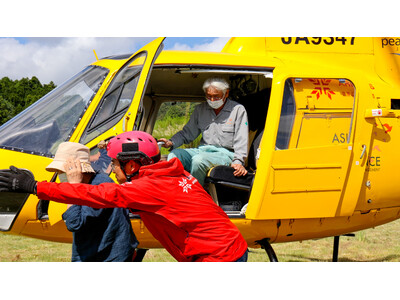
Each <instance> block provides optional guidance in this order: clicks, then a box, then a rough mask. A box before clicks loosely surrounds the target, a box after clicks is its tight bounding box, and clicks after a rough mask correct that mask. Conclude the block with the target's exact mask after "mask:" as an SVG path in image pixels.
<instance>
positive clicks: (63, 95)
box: [0, 66, 109, 157]
mask: <svg viewBox="0 0 400 300" xmlns="http://www.w3.org/2000/svg"><path fill="white" fill-rule="evenodd" d="M108 72H109V70H108V69H105V68H102V67H98V66H89V67H87V68H85V69H84V70H82V71H81V72H79V73H78V74H77V75H75V76H74V77H72V78H71V79H70V80H68V81H67V82H65V83H64V84H62V85H61V86H59V87H57V88H56V89H54V90H53V91H52V92H50V93H49V94H47V95H46V96H44V97H43V98H41V99H40V100H38V101H37V102H36V103H34V104H33V105H31V106H30V107H28V108H27V109H26V110H24V111H23V112H21V113H20V114H19V115H17V116H15V117H14V118H13V119H11V120H10V121H8V122H7V123H5V124H4V125H3V126H1V127H0V148H3V149H10V150H14V151H21V152H27V153H31V154H37V155H42V156H48V157H52V156H53V155H54V154H55V152H56V150H57V147H58V145H59V144H60V143H62V142H65V141H68V140H69V138H70V137H71V134H72V133H73V131H74V129H75V128H76V126H77V124H78V122H79V121H80V119H81V118H82V115H83V114H84V112H85V111H86V109H87V107H88V105H89V104H90V102H91V101H92V99H93V97H94V96H95V95H96V93H97V91H98V89H99V88H100V86H101V85H102V83H103V81H104V79H105V78H106V76H107V74H108Z"/></svg>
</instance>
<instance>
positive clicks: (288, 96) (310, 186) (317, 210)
mask: <svg viewBox="0 0 400 300" xmlns="http://www.w3.org/2000/svg"><path fill="white" fill-rule="evenodd" d="M280 82H282V83H284V84H281V83H280ZM274 86H275V90H274V88H273V89H272V95H271V103H270V111H269V115H268V118H269V119H267V124H266V131H265V133H264V136H263V140H262V142H261V147H260V158H259V161H258V167H257V173H256V177H255V180H254V183H253V187H252V194H251V197H250V200H249V207H248V210H247V212H246V217H247V218H249V219H292V218H323V217H335V216H339V215H349V214H350V213H352V211H351V212H349V211H348V209H347V208H346V209H347V210H346V209H342V206H343V205H347V204H345V203H343V198H344V194H345V193H344V191H345V187H346V183H347V182H348V176H349V173H350V172H348V171H349V165H350V158H351V157H352V152H353V145H352V143H351V140H352V133H353V131H354V130H353V129H352V123H353V120H354V111H355V110H354V106H355V87H354V85H353V84H352V82H350V81H349V80H345V79H331V78H289V79H287V80H279V81H278V80H276V81H274ZM282 86H283V87H282ZM274 99H277V100H278V99H279V102H278V101H274ZM270 114H273V115H274V116H279V119H278V118H275V119H274V118H271V116H270ZM273 123H275V124H273ZM274 132H276V134H274ZM268 148H269V149H270V150H271V151H268V150H267V149H268ZM360 174H361V173H360ZM361 178H362V177H361ZM346 201H347V200H346ZM353 210H354V207H353Z"/></svg>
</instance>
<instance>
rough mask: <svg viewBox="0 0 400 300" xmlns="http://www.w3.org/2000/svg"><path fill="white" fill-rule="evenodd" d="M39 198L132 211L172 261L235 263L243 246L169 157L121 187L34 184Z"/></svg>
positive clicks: (219, 211)
mask: <svg viewBox="0 0 400 300" xmlns="http://www.w3.org/2000/svg"><path fill="white" fill-rule="evenodd" d="M37 195H38V197H39V198H40V199H43V200H55V201H58V202H62V203H69V204H78V205H86V206H91V207H94V208H106V207H116V206H117V207H126V208H130V209H134V210H138V211H137V212H135V213H137V214H139V215H140V217H141V219H142V220H143V222H144V224H145V225H146V227H147V228H148V229H149V231H150V232H151V233H152V234H153V236H154V237H155V238H156V239H157V240H159V241H160V243H161V244H162V245H163V246H164V248H165V249H167V250H168V252H169V253H171V255H172V256H173V257H174V258H175V259H176V260H177V261H235V260H237V259H239V258H240V257H241V256H242V255H243V254H244V253H245V251H246V249H247V243H246V241H245V240H244V238H243V237H242V235H241V234H240V232H239V230H238V229H237V227H236V226H235V225H234V224H233V223H232V222H231V221H230V220H229V218H228V216H227V215H226V214H225V212H224V211H223V210H222V209H221V208H220V207H219V206H218V205H216V204H215V203H214V201H213V200H212V198H211V197H210V195H208V194H207V192H206V191H205V190H204V189H203V187H202V186H201V185H200V184H199V183H198V182H197V179H195V178H194V177H193V176H192V175H190V174H189V173H187V172H186V171H184V169H183V166H182V164H181V162H180V161H179V160H178V159H176V158H174V159H172V160H170V161H161V162H158V163H156V164H153V165H148V166H143V167H141V168H140V171H139V176H138V177H135V179H134V180H132V182H127V183H124V184H121V185H118V184H115V183H103V184H100V185H95V186H94V185H87V184H69V183H52V182H50V183H49V182H38V184H37Z"/></svg>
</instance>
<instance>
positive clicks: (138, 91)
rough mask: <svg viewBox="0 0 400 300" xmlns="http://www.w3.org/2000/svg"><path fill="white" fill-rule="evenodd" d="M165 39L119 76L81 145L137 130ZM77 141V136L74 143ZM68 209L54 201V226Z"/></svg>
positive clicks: (143, 52)
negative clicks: (136, 125)
mask: <svg viewBox="0 0 400 300" xmlns="http://www.w3.org/2000/svg"><path fill="white" fill-rule="evenodd" d="M164 39H165V38H158V39H156V40H154V41H152V42H151V43H149V44H147V45H146V46H144V47H143V48H142V49H140V50H139V51H137V52H136V53H135V54H133V55H132V56H131V57H130V58H129V59H128V60H127V62H126V63H125V64H124V65H123V66H122V67H121V68H120V69H119V70H118V71H117V72H116V75H115V76H114V78H113V79H112V82H111V83H110V85H109V86H108V87H107V90H106V92H105V93H104V96H103V98H102V99H101V101H100V104H99V105H98V107H97V109H96V111H95V113H94V114H93V116H92V118H91V119H90V121H89V123H88V125H87V127H86V129H85V130H84V132H83V133H82V135H81V137H80V140H79V142H80V143H82V144H86V145H87V146H88V147H89V148H90V147H93V146H94V145H96V144H97V143H98V142H99V141H100V140H102V139H107V138H109V137H110V136H114V135H117V134H120V133H122V132H125V131H127V130H133V129H134V121H135V117H136V112H137V111H138V107H139V103H140V101H141V99H142V97H143V91H145V89H146V85H147V82H148V79H149V77H150V73H151V69H152V67H153V64H154V61H155V59H156V57H157V55H158V54H159V53H160V51H161V50H162V42H163V41H164ZM76 138H77V137H75V136H73V137H72V138H71V141H73V140H74V139H76ZM66 209H67V205H66V204H63V203H58V202H54V201H50V203H49V208H48V215H49V221H50V224H51V225H53V224H55V223H57V222H59V221H61V220H62V214H63V213H64V212H65V210H66Z"/></svg>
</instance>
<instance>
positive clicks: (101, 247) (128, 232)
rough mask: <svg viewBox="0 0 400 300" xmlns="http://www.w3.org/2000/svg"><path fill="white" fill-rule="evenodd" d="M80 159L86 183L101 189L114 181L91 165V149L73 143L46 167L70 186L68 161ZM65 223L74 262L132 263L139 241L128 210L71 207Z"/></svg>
mask: <svg viewBox="0 0 400 300" xmlns="http://www.w3.org/2000/svg"><path fill="white" fill-rule="evenodd" d="M71 157H73V158H74V159H75V160H77V159H78V158H79V161H80V163H81V169H82V175H83V178H82V183H89V184H92V185H98V184H101V183H104V182H113V180H112V179H111V178H110V177H109V176H107V175H105V174H101V173H96V172H95V171H94V170H93V168H92V166H91V164H90V159H89V157H90V152H89V148H88V147H86V146H85V145H82V144H79V143H73V142H64V143H61V144H60V145H59V146H58V149H57V152H56V154H55V156H54V159H53V161H52V162H51V163H50V164H49V165H48V166H47V167H46V170H47V171H49V172H57V173H58V177H59V179H60V182H67V176H66V171H67V170H66V162H67V159H68V158H71ZM63 220H64V222H65V224H66V226H67V228H68V230H69V231H71V232H72V234H73V243H72V259H71V260H72V261H97V262H99V261H118V262H123V261H132V260H133V257H134V254H135V249H136V247H137V246H138V244H139V243H138V241H137V239H136V236H135V234H134V233H133V230H132V226H131V223H130V220H129V215H128V211H127V210H126V209H125V208H103V209H96V208H91V207H88V206H80V205H69V208H68V209H67V211H66V212H65V213H64V214H63Z"/></svg>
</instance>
